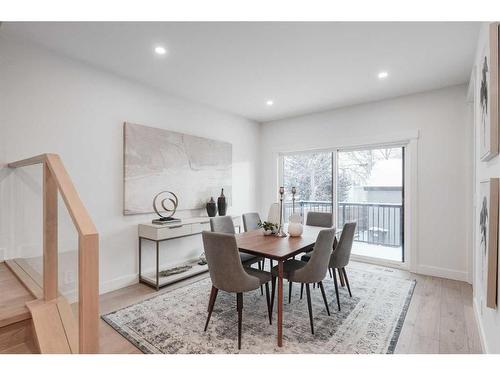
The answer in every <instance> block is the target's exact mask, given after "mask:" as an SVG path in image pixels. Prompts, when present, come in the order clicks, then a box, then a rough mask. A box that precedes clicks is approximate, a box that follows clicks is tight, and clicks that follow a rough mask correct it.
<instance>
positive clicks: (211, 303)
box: [204, 286, 219, 331]
mask: <svg viewBox="0 0 500 375" xmlns="http://www.w3.org/2000/svg"><path fill="white" fill-rule="evenodd" d="M218 292H219V289H217V288H216V287H214V286H212V290H211V291H210V300H209V302H208V316H207V322H206V323H205V329H204V331H206V330H207V327H208V322H210V317H211V316H212V311H214V305H215V299H216V298H217V293H218Z"/></svg>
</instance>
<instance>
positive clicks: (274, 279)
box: [271, 277, 276, 314]
mask: <svg viewBox="0 0 500 375" xmlns="http://www.w3.org/2000/svg"><path fill="white" fill-rule="evenodd" d="M275 293H276V277H272V279H271V314H272V313H273V308H274V295H275Z"/></svg>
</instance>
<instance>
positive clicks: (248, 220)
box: [241, 212, 260, 232]
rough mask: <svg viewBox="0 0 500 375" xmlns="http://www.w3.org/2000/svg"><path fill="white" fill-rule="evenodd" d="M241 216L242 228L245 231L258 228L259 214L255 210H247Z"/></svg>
mask: <svg viewBox="0 0 500 375" xmlns="http://www.w3.org/2000/svg"><path fill="white" fill-rule="evenodd" d="M241 217H242V218H243V229H244V230H245V232H248V231H251V230H256V229H259V223H260V216H259V214H258V213H257V212H249V213H247V214H243V215H241Z"/></svg>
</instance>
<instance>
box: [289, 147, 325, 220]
mask: <svg viewBox="0 0 500 375" xmlns="http://www.w3.org/2000/svg"><path fill="white" fill-rule="evenodd" d="M332 160H333V154H332V153H331V152H314V153H299V154H291V155H284V156H283V186H284V187H285V200H284V202H283V206H284V220H285V222H288V218H289V217H290V215H291V214H292V211H293V210H294V207H295V212H299V213H300V214H301V215H302V217H303V218H305V217H306V215H307V212H308V211H321V212H333V210H332V207H333V183H332V181H333V178H332V175H333V174H332V173H333V162H332ZM292 187H295V188H296V191H297V193H296V195H295V204H293V202H292V193H291V191H292Z"/></svg>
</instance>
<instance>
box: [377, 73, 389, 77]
mask: <svg viewBox="0 0 500 375" xmlns="http://www.w3.org/2000/svg"><path fill="white" fill-rule="evenodd" d="M388 76H389V73H387V72H380V73H379V74H378V79H385V78H387V77H388Z"/></svg>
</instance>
